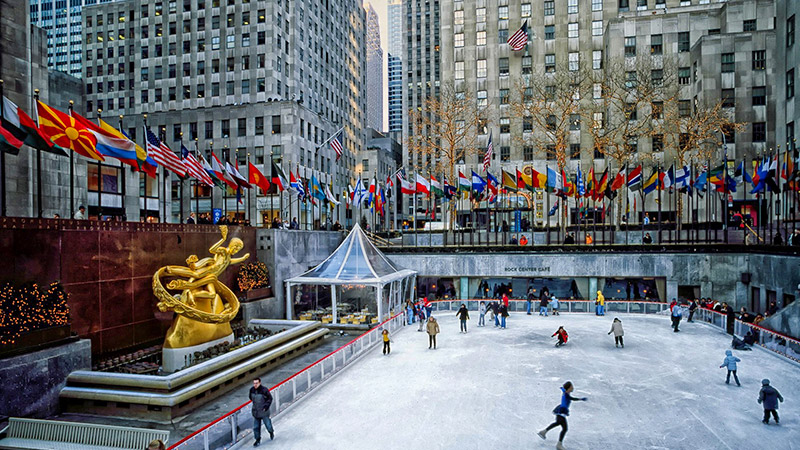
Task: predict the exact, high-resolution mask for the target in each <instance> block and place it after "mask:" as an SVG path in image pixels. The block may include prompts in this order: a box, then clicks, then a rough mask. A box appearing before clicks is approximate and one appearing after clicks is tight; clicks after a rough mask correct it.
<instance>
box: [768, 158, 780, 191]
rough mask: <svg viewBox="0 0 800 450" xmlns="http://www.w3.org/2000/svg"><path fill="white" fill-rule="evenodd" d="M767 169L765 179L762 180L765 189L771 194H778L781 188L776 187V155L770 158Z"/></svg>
mask: <svg viewBox="0 0 800 450" xmlns="http://www.w3.org/2000/svg"><path fill="white" fill-rule="evenodd" d="M770 160H771V161H770V163H769V169H768V170H767V178H766V179H765V180H764V181H765V182H766V183H767V187H768V188H769V190H770V191H771V192H775V193H780V192H781V188H780V187H778V183H777V181H778V155H777V154H776V155H775V156H773V157H772V158H770Z"/></svg>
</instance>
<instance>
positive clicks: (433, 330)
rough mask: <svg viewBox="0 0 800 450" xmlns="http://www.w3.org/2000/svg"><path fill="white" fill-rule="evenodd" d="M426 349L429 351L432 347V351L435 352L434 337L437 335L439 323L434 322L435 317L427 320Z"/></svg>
mask: <svg viewBox="0 0 800 450" xmlns="http://www.w3.org/2000/svg"><path fill="white" fill-rule="evenodd" d="M427 328H428V348H429V349H430V348H431V346H433V349H434V350H436V335H437V334H439V323H438V322H436V318H435V317H429V318H428V325H427Z"/></svg>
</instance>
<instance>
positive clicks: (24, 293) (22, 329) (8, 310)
mask: <svg viewBox="0 0 800 450" xmlns="http://www.w3.org/2000/svg"><path fill="white" fill-rule="evenodd" d="M68 323H69V305H68V304H67V293H66V292H64V287H63V286H61V283H51V284H50V285H49V286H47V287H46V288H44V287H40V286H39V285H38V284H35V283H34V284H26V285H23V286H14V285H13V284H10V283H7V284H4V285H3V286H2V287H0V346H5V345H11V344H14V343H15V342H16V341H17V339H19V338H20V336H22V335H23V334H25V333H29V332H31V331H35V330H39V329H42V328H48V327H54V326H60V325H67V324H68Z"/></svg>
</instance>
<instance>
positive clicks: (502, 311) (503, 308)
mask: <svg viewBox="0 0 800 450" xmlns="http://www.w3.org/2000/svg"><path fill="white" fill-rule="evenodd" d="M506 298H508V297H506ZM499 310H500V311H499V312H500V328H502V329H504V330H505V329H506V317H508V305H507V304H505V303H502V304H500V308H499Z"/></svg>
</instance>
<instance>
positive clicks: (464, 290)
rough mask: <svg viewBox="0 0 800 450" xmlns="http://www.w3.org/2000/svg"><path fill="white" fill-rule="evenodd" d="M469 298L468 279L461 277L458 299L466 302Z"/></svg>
mask: <svg viewBox="0 0 800 450" xmlns="http://www.w3.org/2000/svg"><path fill="white" fill-rule="evenodd" d="M468 298H469V278H467V277H461V290H460V291H459V299H460V300H466V299H468Z"/></svg>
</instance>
